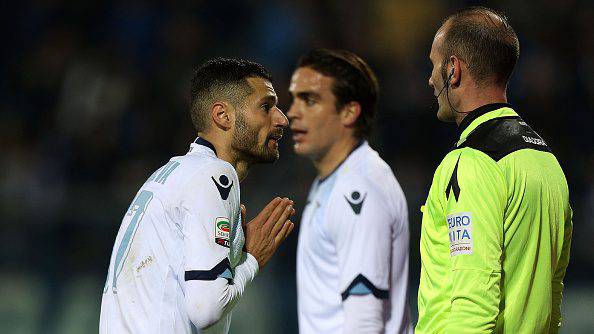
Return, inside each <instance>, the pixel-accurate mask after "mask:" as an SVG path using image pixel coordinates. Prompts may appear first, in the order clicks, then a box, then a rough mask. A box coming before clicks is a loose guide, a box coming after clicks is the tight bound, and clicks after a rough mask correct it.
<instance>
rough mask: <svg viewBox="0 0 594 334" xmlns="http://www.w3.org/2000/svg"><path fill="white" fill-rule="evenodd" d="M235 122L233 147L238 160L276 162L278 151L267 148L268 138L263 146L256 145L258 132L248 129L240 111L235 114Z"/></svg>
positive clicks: (251, 162) (252, 162)
mask: <svg viewBox="0 0 594 334" xmlns="http://www.w3.org/2000/svg"><path fill="white" fill-rule="evenodd" d="M236 115H237V117H236V120H235V133H233V142H232V143H231V146H232V147H233V149H234V151H235V154H237V155H238V157H237V158H238V159H239V160H243V161H247V162H248V163H250V164H254V163H272V162H275V161H276V160H278V158H279V152H278V149H271V148H269V147H268V141H269V139H270V138H269V137H267V138H266V141H265V142H264V144H262V145H261V144H259V143H258V131H257V130H255V129H252V128H250V126H249V125H248V124H247V122H246V120H245V118H244V116H243V112H242V111H238V112H237V114H236Z"/></svg>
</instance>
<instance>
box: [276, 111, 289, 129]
mask: <svg viewBox="0 0 594 334" xmlns="http://www.w3.org/2000/svg"><path fill="white" fill-rule="evenodd" d="M274 121H275V125H276V126H281V127H283V128H286V127H287V126H289V119H288V118H287V116H286V115H285V113H283V111H282V110H280V109H279V108H277V107H275V108H274Z"/></svg>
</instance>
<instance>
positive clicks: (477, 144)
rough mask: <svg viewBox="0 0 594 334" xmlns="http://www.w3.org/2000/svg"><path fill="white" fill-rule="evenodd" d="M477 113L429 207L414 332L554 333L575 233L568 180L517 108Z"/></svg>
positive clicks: (440, 174)
mask: <svg viewBox="0 0 594 334" xmlns="http://www.w3.org/2000/svg"><path fill="white" fill-rule="evenodd" d="M473 112H477V114H475V115H472V113H471V114H470V115H469V116H467V117H468V118H469V119H468V120H467V123H468V124H466V126H465V127H464V129H463V131H462V134H461V136H460V140H459V141H458V142H457V144H456V147H455V149H454V150H452V151H451V152H450V153H448V154H447V155H446V157H445V158H444V159H443V161H442V162H441V164H440V165H439V167H438V168H437V170H436V171H435V175H434V177H433V183H432V185H431V189H430V190H429V195H428V197H427V201H426V203H425V205H424V208H423V209H422V211H423V220H422V230H421V242H420V248H421V261H422V265H421V281H420V286H419V295H418V307H419V321H418V324H417V326H416V329H415V332H416V333H456V334H461V333H514V334H515V333H556V332H557V331H558V328H559V326H560V324H561V313H560V305H561V297H562V290H563V277H564V275H565V270H566V268H567V265H568V262H569V248H570V243H571V232H572V221H571V218H572V211H571V207H570V205H569V192H568V187H567V182H566V179H565V175H564V174H563V171H562V170H561V167H560V165H559V163H558V161H557V159H556V158H555V156H554V155H553V154H552V153H551V152H550V150H549V149H548V147H547V146H546V143H545V142H544V141H543V140H542V139H541V138H540V137H539V136H538V135H537V134H536V133H535V132H533V131H532V129H531V128H530V127H529V126H528V125H527V124H526V123H525V122H524V121H522V119H521V118H520V117H519V116H518V115H517V114H516V113H515V111H514V110H513V109H511V106H509V105H501V104H496V105H488V106H484V107H482V108H479V109H477V110H475V111H473ZM471 115H472V116H473V117H471ZM446 190H447V193H446ZM448 217H449V218H450V219H449V220H448ZM464 224H467V225H464Z"/></svg>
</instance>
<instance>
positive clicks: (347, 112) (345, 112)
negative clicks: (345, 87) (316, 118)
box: [340, 101, 361, 128]
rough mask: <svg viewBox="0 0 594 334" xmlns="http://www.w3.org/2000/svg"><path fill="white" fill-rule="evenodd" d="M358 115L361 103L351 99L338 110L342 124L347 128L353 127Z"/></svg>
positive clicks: (359, 114)
mask: <svg viewBox="0 0 594 334" xmlns="http://www.w3.org/2000/svg"><path fill="white" fill-rule="evenodd" d="M359 116H361V104H359V102H356V101H351V102H349V103H347V104H345V105H344V106H343V107H342V109H341V110H340V119H341V122H342V125H344V126H345V127H347V128H350V127H354V126H355V123H356V122H357V119H359Z"/></svg>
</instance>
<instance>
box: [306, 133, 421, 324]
mask: <svg viewBox="0 0 594 334" xmlns="http://www.w3.org/2000/svg"><path fill="white" fill-rule="evenodd" d="M408 243H409V231H408V210H407V206H406V200H405V198H404V194H403V192H402V189H401V188H400V185H399V184H398V181H396V178H395V177H394V174H393V173H392V170H391V169H390V167H389V166H388V165H387V164H386V163H385V162H384V161H383V160H382V159H381V158H380V157H379V155H378V154H377V152H376V151H374V150H373V149H371V147H369V145H368V144H367V142H363V143H362V144H361V145H360V146H359V147H358V148H356V149H355V150H354V151H353V152H352V153H351V154H350V155H349V156H348V157H347V159H346V160H345V161H344V162H343V163H342V164H341V165H340V166H339V167H338V168H337V169H336V170H335V171H334V172H333V173H332V174H331V175H329V176H328V177H326V178H325V179H323V180H320V179H316V180H315V181H314V183H313V186H312V189H311V190H310V193H309V196H308V201H307V205H306V208H305V210H304V212H303V217H302V220H301V224H300V230H299V245H298V250H297V292H298V313H299V331H300V333H315V334H324V333H341V334H342V333H344V332H345V326H344V325H345V321H346V320H348V319H345V312H344V308H343V303H344V301H345V300H347V299H348V298H353V297H352V296H354V295H371V294H372V295H373V296H375V298H378V299H382V300H383V302H384V304H383V305H384V307H383V310H384V314H383V321H384V326H383V328H384V331H385V332H386V333H412V327H411V326H410V320H409V310H408V306H407V296H406V294H407V280H408Z"/></svg>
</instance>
